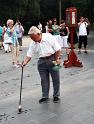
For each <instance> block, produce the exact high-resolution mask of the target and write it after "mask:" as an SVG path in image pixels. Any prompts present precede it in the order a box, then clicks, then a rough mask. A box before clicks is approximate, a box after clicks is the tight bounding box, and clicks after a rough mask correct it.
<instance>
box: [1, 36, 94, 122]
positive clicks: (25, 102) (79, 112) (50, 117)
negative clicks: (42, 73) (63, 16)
mask: <svg viewBox="0 0 94 124" xmlns="http://www.w3.org/2000/svg"><path fill="white" fill-rule="evenodd" d="M25 41H28V42H27V43H26V42H25ZM28 43H29V39H27V37H25V38H24V46H28ZM91 47H92V46H91ZM92 48H93V47H92ZM27 49H28V48H27V47H26V48H25V47H24V48H23V51H22V53H21V56H20V58H21V61H22V59H23V57H24V56H25V55H26V51H27ZM76 53H77V51H76ZM77 56H78V58H79V59H80V61H81V62H82V63H83V67H82V68H79V67H71V68H64V67H62V68H61V70H60V73H61V74H60V79H61V96H60V98H61V100H60V102H59V103H53V99H52V94H53V89H52V83H51V89H50V100H49V102H48V103H45V104H39V103H38V100H39V99H40V98H41V86H40V77H39V74H38V72H37V59H38V58H37V56H35V57H34V59H33V60H32V61H31V62H30V63H29V64H28V65H27V66H26V67H25V68H24V78H23V92H22V110H23V112H22V114H18V111H17V110H18V102H19V87H20V76H21V68H18V69H14V68H12V67H11V61H10V60H11V53H8V54H5V53H4V51H0V123H1V124H94V97H93V94H94V78H93V77H94V50H93V49H89V54H87V55H86V54H84V53H82V54H80V55H77ZM65 59H66V55H65V53H64V56H63V58H62V61H64V60H65ZM4 60H5V61H4Z"/></svg>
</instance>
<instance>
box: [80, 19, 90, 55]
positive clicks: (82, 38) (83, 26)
mask: <svg viewBox="0 0 94 124" xmlns="http://www.w3.org/2000/svg"><path fill="white" fill-rule="evenodd" d="M87 26H88V23H87V22H86V20H85V18H84V17H81V18H80V22H79V23H78V28H79V46H78V48H79V51H78V54H80V53H81V49H82V44H84V53H86V54H87V53H88V52H87V29H86V28H87Z"/></svg>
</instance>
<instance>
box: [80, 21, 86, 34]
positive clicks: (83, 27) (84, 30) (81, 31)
mask: <svg viewBox="0 0 94 124" xmlns="http://www.w3.org/2000/svg"><path fill="white" fill-rule="evenodd" d="M87 25H88V24H87V22H83V23H81V25H80V26H79V35H80V36H86V35H87V30H86V27H87Z"/></svg>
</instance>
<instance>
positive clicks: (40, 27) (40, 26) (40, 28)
mask: <svg viewBox="0 0 94 124" xmlns="http://www.w3.org/2000/svg"><path fill="white" fill-rule="evenodd" d="M38 29H39V30H40V31H42V24H41V23H40V22H39V24H38Z"/></svg>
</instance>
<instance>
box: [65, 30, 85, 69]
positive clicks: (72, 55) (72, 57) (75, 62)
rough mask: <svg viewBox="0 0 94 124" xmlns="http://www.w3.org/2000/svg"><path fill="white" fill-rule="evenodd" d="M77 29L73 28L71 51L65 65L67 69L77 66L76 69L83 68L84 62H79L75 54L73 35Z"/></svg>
mask: <svg viewBox="0 0 94 124" xmlns="http://www.w3.org/2000/svg"><path fill="white" fill-rule="evenodd" d="M74 30H75V28H71V51H70V52H69V54H68V60H65V61H64V63H63V65H64V67H65V68H68V67H71V66H76V67H83V65H82V62H80V60H78V58H77V56H76V54H75V52H74V49H73V48H74V45H73V33H74Z"/></svg>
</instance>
